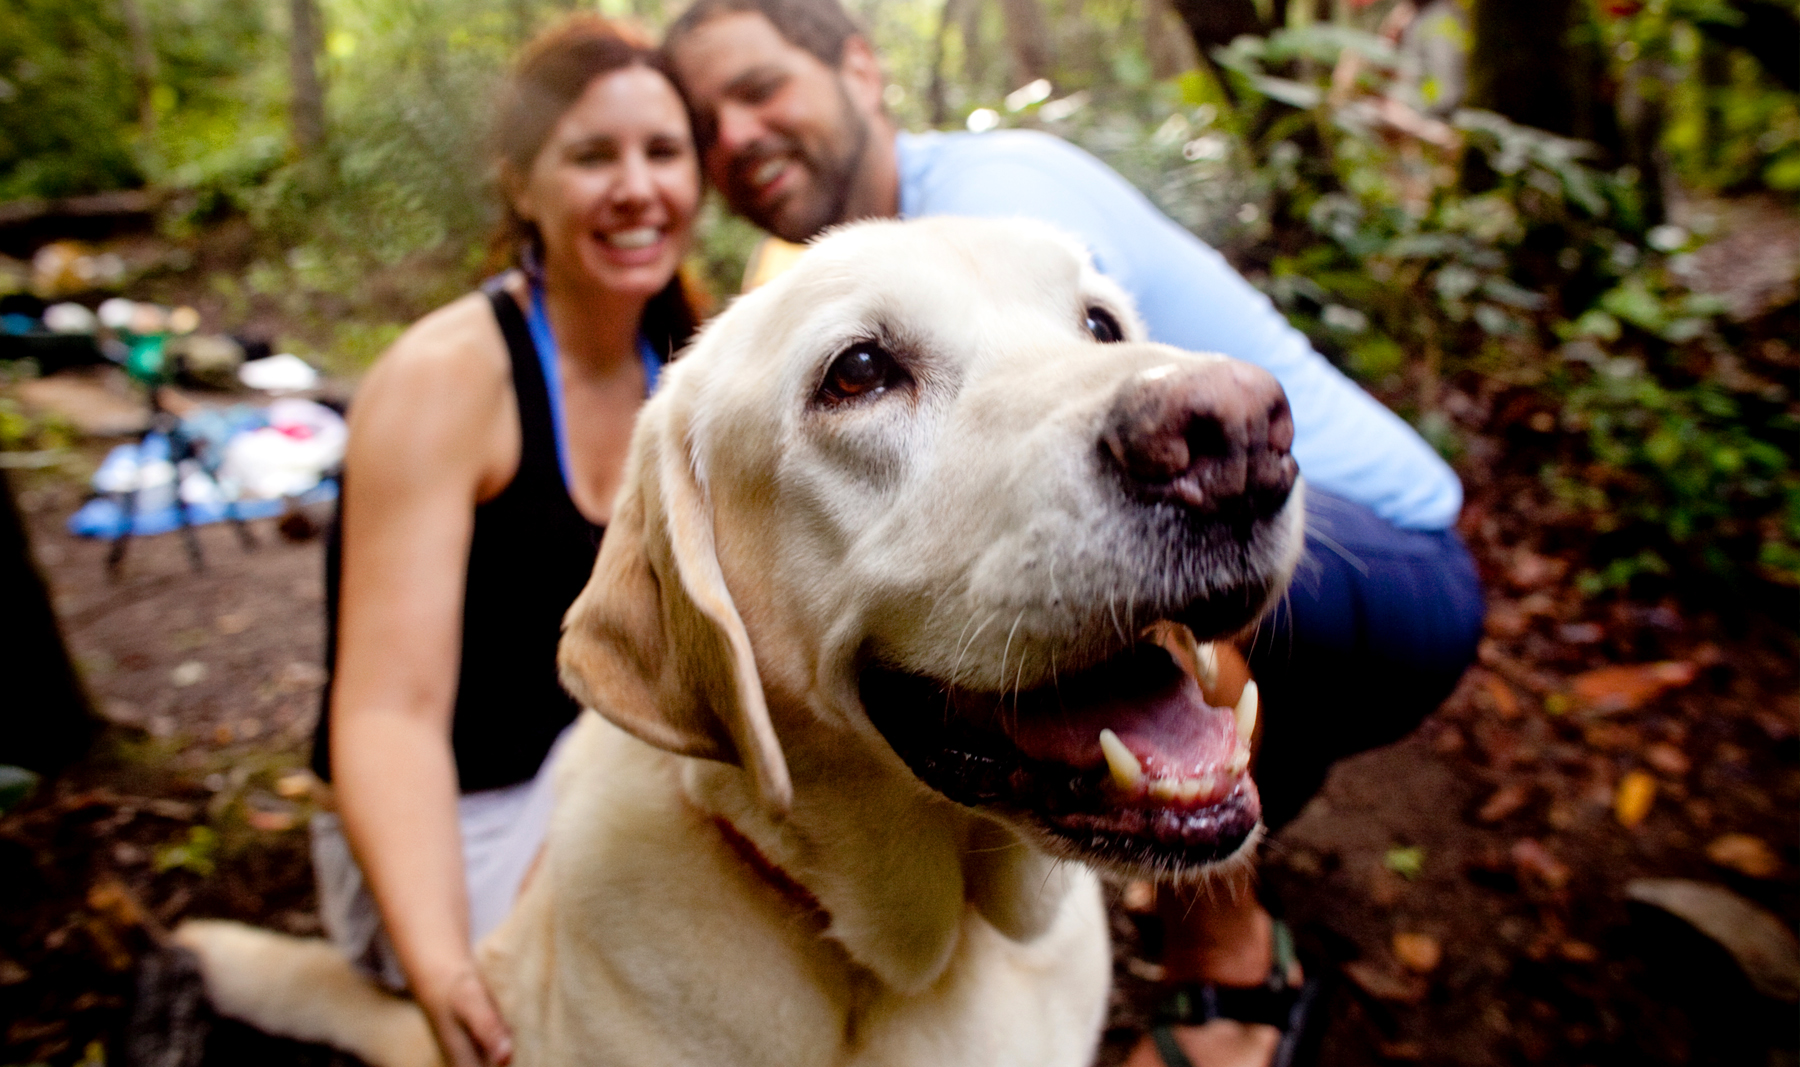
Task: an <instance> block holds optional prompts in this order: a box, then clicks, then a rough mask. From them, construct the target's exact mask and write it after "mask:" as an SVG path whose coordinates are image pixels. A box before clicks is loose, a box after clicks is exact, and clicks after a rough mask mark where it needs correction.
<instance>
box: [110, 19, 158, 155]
mask: <svg viewBox="0 0 1800 1067" xmlns="http://www.w3.org/2000/svg"><path fill="white" fill-rule="evenodd" d="M119 13H120V14H121V15H122V16H124V19H125V32H126V34H127V35H129V36H130V38H131V73H132V78H133V80H134V81H135V82H136V83H137V98H138V126H139V127H140V128H142V130H143V132H145V133H147V134H148V133H154V132H156V100H155V92H156V48H155V47H154V46H153V45H152V44H151V42H150V24H149V23H148V22H146V21H145V20H144V9H143V8H142V7H140V6H139V5H138V0H119Z"/></svg>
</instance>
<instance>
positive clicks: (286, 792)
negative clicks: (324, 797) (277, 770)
mask: <svg viewBox="0 0 1800 1067" xmlns="http://www.w3.org/2000/svg"><path fill="white" fill-rule="evenodd" d="M317 780H318V779H316V778H314V777H313V774H312V772H311V771H294V772H293V773H291V774H284V775H282V776H281V777H280V778H278V779H276V780H275V792H276V794H277V795H278V796H284V797H287V798H288V799H289V800H295V799H298V798H300V797H303V796H306V795H307V794H308V793H311V792H312V788H313V783H314V782H316V781H317Z"/></svg>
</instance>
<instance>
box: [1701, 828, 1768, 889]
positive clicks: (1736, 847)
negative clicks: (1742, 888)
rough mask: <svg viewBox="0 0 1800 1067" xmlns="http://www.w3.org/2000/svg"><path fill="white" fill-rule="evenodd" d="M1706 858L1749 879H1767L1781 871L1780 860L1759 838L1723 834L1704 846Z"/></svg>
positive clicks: (1746, 835)
mask: <svg viewBox="0 0 1800 1067" xmlns="http://www.w3.org/2000/svg"><path fill="white" fill-rule="evenodd" d="M1706 858H1707V859H1709V860H1712V861H1713V862H1714V863H1716V864H1718V865H1719V866H1721V867H1729V868H1730V869H1732V870H1734V871H1736V872H1738V873H1739V874H1743V875H1748V876H1750V877H1751V878H1769V877H1772V876H1773V875H1774V874H1775V873H1776V872H1777V871H1779V870H1781V858H1780V857H1778V856H1776V855H1775V850H1774V849H1772V848H1770V847H1769V846H1768V845H1767V844H1765V843H1764V842H1763V840H1762V838H1760V837H1751V836H1750V835H1749V834H1725V835H1723V836H1721V837H1717V838H1714V839H1713V842H1712V844H1710V845H1707V846H1706Z"/></svg>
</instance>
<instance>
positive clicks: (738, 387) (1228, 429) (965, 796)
mask: <svg viewBox="0 0 1800 1067" xmlns="http://www.w3.org/2000/svg"><path fill="white" fill-rule="evenodd" d="M1143 337H1144V332H1143V328H1142V326H1141V324H1140V323H1139V321H1138V319H1137V317H1136V314H1135V312H1134V311H1133V309H1132V307H1131V304H1130V302H1129V300H1128V299H1127V298H1126V297H1125V295H1124V294H1123V293H1122V292H1121V291H1120V290H1119V288H1118V287H1117V286H1115V285H1114V284H1112V283H1111V282H1109V281H1108V280H1107V279H1105V278H1104V277H1102V276H1101V275H1100V274H1098V273H1097V272H1096V271H1095V270H1094V269H1093V267H1092V265H1091V264H1090V263H1089V261H1088V259H1087V257H1086V255H1085V254H1084V253H1082V252H1081V251H1080V249H1079V248H1078V247H1077V246H1075V245H1074V244H1073V243H1072V242H1069V241H1067V240H1065V239H1063V238H1062V237H1060V236H1059V235H1057V234H1056V233H1055V232H1053V231H1051V230H1049V229H1047V228H1045V227H1043V226H1040V225H1038V224H1034V223H1026V222H991V221H975V220H967V219H942V220H932V221H926V222H908V223H894V222H880V223H864V224H859V225H855V226H851V227H848V228H845V229H842V230H839V231H837V232H835V233H833V234H832V235H830V236H828V237H826V238H825V239H824V240H822V241H820V242H819V243H818V244H817V245H816V246H814V247H813V248H812V249H811V250H810V251H809V252H808V253H807V254H806V256H805V257H804V258H803V259H802V260H801V262H800V263H799V264H798V265H797V266H796V267H795V268H794V269H793V270H792V271H790V272H789V273H788V274H787V275H784V276H783V277H781V278H780V279H778V280H777V281H775V282H774V283H772V284H770V285H768V286H766V287H764V288H763V289H761V290H758V291H757V292H755V293H753V294H751V295H749V296H746V297H744V298H742V299H740V300H739V301H738V302H737V303H735V304H734V305H733V306H732V307H731V308H730V309H729V310H727V311H726V312H725V313H724V314H723V315H721V316H720V317H719V319H718V320H717V321H716V322H714V323H713V324H712V325H711V326H709V327H708V328H707V329H706V330H705V332H704V333H703V334H702V336H701V337H700V339H699V340H698V341H697V342H696V343H695V345H694V346H693V348H692V349H691V350H690V351H689V352H688V354H687V355H686V356H684V357H683V358H682V359H681V360H680V361H679V362H677V363H676V364H674V365H673V366H671V367H670V368H669V371H668V373H667V375H666V377H665V378H664V381H663V384H662V386H661V388H660V391H659V392H658V394H657V395H656V397H655V398H654V399H652V400H651V401H650V402H649V403H648V404H646V406H645V407H644V409H643V411H642V413H641V414H640V416H639V421H638V426H637V431H636V435H635V437H634V438H633V443H632V452H631V458H630V460H629V464H630V470H629V473H628V478H627V487H626V489H625V490H624V491H623V493H622V495H621V497H620V499H619V502H618V504H617V506H616V507H615V509H614V521H613V524H612V527H611V529H610V530H609V531H608V532H607V536H606V539H605V542H604V544H603V546H602V548H601V552H600V558H599V561H598V563H597V564H596V566H595V570H594V576H593V579H592V580H591V581H590V582H589V584H588V586H587V588H586V589H585V590H584V591H583V593H582V594H581V597H580V598H579V599H578V600H577V601H576V602H575V605H574V606H573V607H572V608H571V609H570V611H569V615H568V618H567V620H566V623H565V636H564V639H563V646H562V651H561V664H562V673H563V679H564V682H565V684H567V685H568V687H569V688H570V690H571V691H572V692H573V693H574V694H575V695H576V696H577V697H578V698H579V699H581V700H582V701H583V702H584V703H586V704H587V705H589V706H591V707H593V708H595V709H597V710H599V711H600V712H601V713H602V714H604V715H605V716H606V717H607V718H609V719H611V720H612V721H613V722H615V723H617V724H618V725H620V726H621V727H623V728H625V729H626V730H628V731H630V732H631V733H633V734H636V735H637V736H639V737H641V738H643V739H644V740H646V741H648V742H650V743H651V744H654V745H657V746H660V747H662V748H665V749H669V750H671V751H674V752H679V753H684V754H687V755H693V756H699V757H705V758H710V759H717V760H726V761H731V762H736V763H738V764H740V765H742V766H743V767H744V768H745V769H746V770H747V771H748V772H749V773H750V774H751V775H752V776H753V778H754V780H755V781H756V783H757V785H758V787H759V789H760V791H761V793H762V795H763V796H764V798H765V799H766V800H767V801H768V802H770V803H771V804H773V805H775V806H777V807H780V806H785V805H786V804H787V803H789V802H790V800H791V799H792V796H793V790H794V788H795V784H794V783H796V782H798V783H799V785H800V788H802V789H804V788H805V787H806V783H807V782H808V781H809V780H814V779H817V778H818V777H820V776H827V775H830V774H832V773H833V770H834V768H833V767H832V766H831V765H830V758H829V755H825V756H821V755H820V753H822V752H823V753H827V754H828V753H830V752H832V751H838V752H842V751H844V750H845V749H844V744H845V742H846V739H848V741H849V743H852V744H855V745H856V746H858V749H859V750H863V751H870V752H874V753H875V754H876V765H878V766H882V767H887V768H889V769H891V770H892V772H893V773H894V774H895V775H898V776H902V777H905V778H906V780H908V781H912V782H915V783H922V784H923V785H924V786H926V787H929V788H930V789H931V790H935V791H936V792H937V793H940V794H942V795H943V796H945V797H948V798H949V799H951V800H953V801H956V802H958V803H961V804H965V805H970V806H974V807H979V808H982V809H984V810H986V811H988V812H989V813H991V814H996V815H998V816H1000V817H1002V818H1004V819H1006V820H1007V821H1009V822H1011V823H1013V824H1014V825H1015V826H1017V827H1019V828H1021V829H1023V830H1025V831H1026V832H1027V833H1028V834H1030V835H1031V836H1032V837H1034V838H1035V839H1036V840H1038V841H1039V842H1040V843H1042V844H1044V845H1046V846H1047V847H1049V848H1050V849H1052V850H1053V851H1056V852H1058V853H1060V854H1063V855H1071V856H1075V857H1078V858H1082V859H1085V860H1088V861H1090V862H1096V863H1100V864H1104V865H1108V866H1112V867H1114V868H1116V869H1122V870H1130V871H1134V872H1144V871H1154V872H1158V873H1161V874H1164V875H1169V874H1175V875H1180V874H1184V873H1189V872H1192V871H1195V870H1198V869H1202V868H1204V867H1205V866H1206V865H1208V864H1210V863H1212V862H1214V861H1217V860H1221V859H1224V858H1227V857H1229V856H1231V855H1233V854H1235V853H1236V852H1238V851H1239V850H1240V849H1241V848H1243V847H1244V845H1245V843H1246V842H1247V841H1248V840H1249V839H1250V838H1251V837H1252V836H1253V834H1254V831H1255V829H1256V827H1257V825H1258V821H1259V816H1260V808H1259V804H1258V800H1257V796H1256V790H1255V786H1254V785H1253V784H1252V783H1251V782H1250V780H1249V778H1248V777H1247V774H1246V770H1245V768H1246V764H1247V763H1248V745H1249V739H1250V738H1249V734H1250V729H1251V725H1252V724H1251V723H1250V722H1248V721H1246V716H1244V715H1243V714H1242V713H1241V712H1242V710H1243V709H1242V707H1241V706H1240V708H1239V709H1238V710H1237V711H1234V709H1233V708H1231V707H1221V706H1214V703H1224V701H1221V700H1218V699H1217V697H1216V686H1215V684H1214V683H1213V681H1212V679H1211V678H1210V677H1209V672H1210V671H1211V669H1212V668H1211V655H1210V652H1211V649H1210V646H1209V645H1208V644H1207V643H1208V642H1210V641H1213V640H1216V639H1219V638H1223V637H1228V636H1230V635H1232V634H1235V633H1237V632H1239V631H1241V630H1242V629H1243V628H1245V627H1246V626H1248V625H1250V624H1252V623H1253V622H1254V621H1255V620H1256V619H1257V618H1258V617H1259V616H1260V615H1261V614H1262V612H1263V611H1264V610H1265V608H1266V607H1267V606H1268V604H1269V603H1270V602H1271V600H1272V599H1273V598H1274V597H1276V596H1278V595H1279V593H1280V591H1281V590H1282V589H1283V588H1284V586H1285V583H1286V581H1287V579H1288V577H1289V575H1290V573H1291V572H1292V569H1293V566H1294V563H1295V561H1296V560H1297V558H1298V555H1299V552H1300V545H1301V523H1302V504H1301V500H1300V496H1301V494H1300V491H1299V484H1298V476H1297V472H1296V469H1295V465H1294V461H1293V459H1292V458H1291V457H1290V455H1289V453H1288V449H1289V445H1290V444H1291V442H1292V437H1293V425H1292V420H1291V418H1290V416H1289V414H1288V410H1287V403H1286V400H1285V398H1284V397H1283V395H1282V393H1281V390H1280V388H1279V387H1278V386H1277V385H1276V384H1275V381H1274V379H1273V378H1272V377H1270V376H1269V375H1268V374H1267V373H1266V372H1263V371H1261V370H1258V369H1256V368H1253V367H1250V366H1248V365H1245V364H1242V363H1237V362H1234V361H1231V360H1227V359H1225V358H1224V357H1221V356H1213V355H1196V354H1193V353H1189V352H1182V351H1179V350H1176V349H1173V348H1169V347H1167V346H1164V345H1157V344H1150V343H1146V342H1145V341H1144V340H1143ZM1209 693H1215V696H1214V697H1213V698H1212V699H1210V700H1209V697H1208V694H1209ZM1252 700H1253V698H1252ZM817 734H824V735H826V736H829V737H831V738H833V739H834V740H833V741H832V743H831V744H830V745H826V746H823V747H821V746H819V745H817V744H816V743H814V742H813V741H811V740H809V738H811V737H812V736H814V735H817ZM790 766H791V767H792V774H791V775H790ZM840 773H841V772H840Z"/></svg>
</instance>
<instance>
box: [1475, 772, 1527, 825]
mask: <svg viewBox="0 0 1800 1067" xmlns="http://www.w3.org/2000/svg"><path fill="white" fill-rule="evenodd" d="M1531 792H1532V787H1531V786H1530V784H1528V783H1525V782H1508V783H1507V784H1506V785H1503V786H1501V787H1500V788H1498V789H1496V790H1494V795H1493V796H1490V797H1488V798H1487V802H1486V803H1484V804H1482V805H1481V810H1480V811H1477V812H1476V813H1475V818H1476V819H1478V820H1480V821H1481V822H1485V823H1495V822H1499V821H1500V820H1502V819H1504V818H1506V817H1507V816H1508V815H1511V814H1512V813H1514V812H1516V811H1518V810H1519V809H1520V808H1522V807H1524V806H1525V805H1526V804H1528V803H1530V802H1531Z"/></svg>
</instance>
